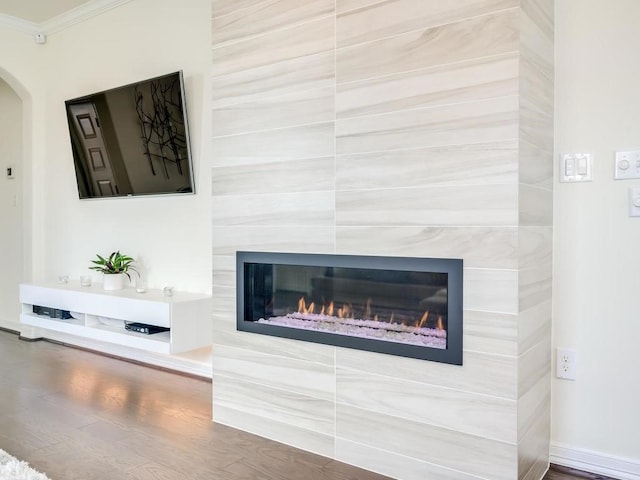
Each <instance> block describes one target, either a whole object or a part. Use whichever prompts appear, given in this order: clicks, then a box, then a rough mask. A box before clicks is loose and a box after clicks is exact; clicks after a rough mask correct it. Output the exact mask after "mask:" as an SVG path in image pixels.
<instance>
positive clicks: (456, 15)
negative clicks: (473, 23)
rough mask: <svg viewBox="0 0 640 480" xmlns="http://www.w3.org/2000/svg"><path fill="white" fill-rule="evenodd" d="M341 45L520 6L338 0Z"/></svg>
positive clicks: (512, 0)
mask: <svg viewBox="0 0 640 480" xmlns="http://www.w3.org/2000/svg"><path fill="white" fill-rule="evenodd" d="M336 3H337V9H338V12H339V14H338V30H337V34H336V38H337V42H338V48H340V47H345V46H349V45H353V44H356V43H362V42H370V41H372V40H377V39H379V38H382V37H390V36H393V35H399V34H401V33H405V32H410V31H412V30H418V29H422V28H425V27H429V26H434V27H435V26H438V25H444V24H447V23H453V22H456V21H459V20H464V19H467V18H470V17H476V16H480V15H484V14H487V13H492V12H496V11H498V10H504V9H507V8H511V7H516V6H518V4H519V3H520V2H519V1H518V0H456V1H455V2H442V1H440V0H386V1H371V0H368V1H363V0H338V1H337V2H336Z"/></svg>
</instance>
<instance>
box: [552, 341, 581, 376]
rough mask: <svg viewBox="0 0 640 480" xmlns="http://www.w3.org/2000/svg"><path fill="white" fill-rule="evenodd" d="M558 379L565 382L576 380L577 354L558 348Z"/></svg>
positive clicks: (573, 351)
mask: <svg viewBox="0 0 640 480" xmlns="http://www.w3.org/2000/svg"><path fill="white" fill-rule="evenodd" d="M556 377H558V378H562V379H564V380H575V379H576V352H575V350H568V349H566V348H558V350H557V355H556Z"/></svg>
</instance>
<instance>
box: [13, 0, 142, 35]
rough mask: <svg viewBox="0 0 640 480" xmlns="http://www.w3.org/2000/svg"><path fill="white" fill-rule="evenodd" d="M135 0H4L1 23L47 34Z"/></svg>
mask: <svg viewBox="0 0 640 480" xmlns="http://www.w3.org/2000/svg"><path fill="white" fill-rule="evenodd" d="M130 1H131V0H0V27H7V28H13V29H16V30H20V31H22V32H25V33H28V34H31V35H33V36H34V38H35V39H36V42H37V43H45V42H46V37H47V36H48V35H50V34H52V33H56V32H59V31H60V30H64V29H65V28H67V27H69V26H71V25H74V24H76V23H79V22H83V21H85V20H87V19H89V18H91V17H95V16H96V15H100V14H101V13H104V12H106V11H107V10H110V9H112V8H115V7H118V6H120V5H123V4H125V3H128V2H130Z"/></svg>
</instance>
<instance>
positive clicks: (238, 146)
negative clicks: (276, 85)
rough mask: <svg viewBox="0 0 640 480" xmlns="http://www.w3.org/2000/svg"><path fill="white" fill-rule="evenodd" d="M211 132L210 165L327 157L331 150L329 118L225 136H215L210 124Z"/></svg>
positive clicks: (331, 132)
mask: <svg viewBox="0 0 640 480" xmlns="http://www.w3.org/2000/svg"><path fill="white" fill-rule="evenodd" d="M213 134H214V139H213V166H214V167H215V166H225V165H237V164H239V163H240V164H242V163H244V164H246V163H259V162H261V161H262V162H273V161H282V160H295V159H300V158H315V157H327V156H331V155H333V153H334V142H335V137H334V125H333V122H331V123H320V124H313V125H303V126H296V127H291V128H281V129H276V130H267V131H262V132H252V133H247V134H242V135H229V136H225V137H216V136H215V127H214V132H213ZM247 168H250V167H247Z"/></svg>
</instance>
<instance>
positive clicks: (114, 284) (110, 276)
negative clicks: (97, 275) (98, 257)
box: [102, 273, 127, 290]
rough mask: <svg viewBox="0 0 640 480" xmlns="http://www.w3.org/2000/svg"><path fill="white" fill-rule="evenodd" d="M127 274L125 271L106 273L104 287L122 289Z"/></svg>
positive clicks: (106, 288) (103, 281)
mask: <svg viewBox="0 0 640 480" xmlns="http://www.w3.org/2000/svg"><path fill="white" fill-rule="evenodd" d="M126 278H127V276H126V275H125V274H124V273H105V274H104V275H103V280H102V288H104V289H105V290H122V289H123V288H124V286H125V280H126Z"/></svg>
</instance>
